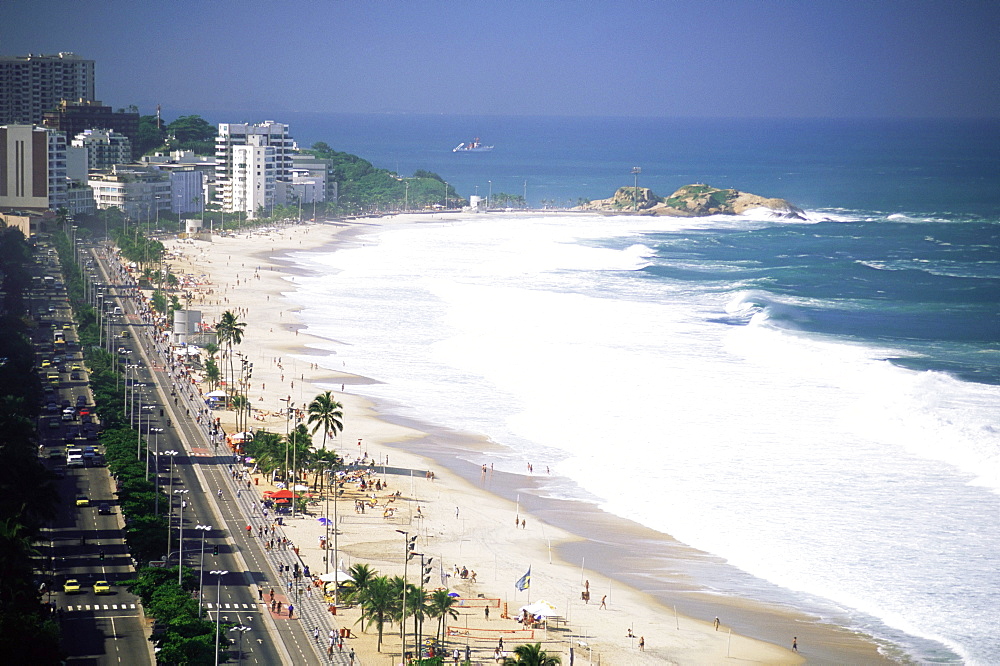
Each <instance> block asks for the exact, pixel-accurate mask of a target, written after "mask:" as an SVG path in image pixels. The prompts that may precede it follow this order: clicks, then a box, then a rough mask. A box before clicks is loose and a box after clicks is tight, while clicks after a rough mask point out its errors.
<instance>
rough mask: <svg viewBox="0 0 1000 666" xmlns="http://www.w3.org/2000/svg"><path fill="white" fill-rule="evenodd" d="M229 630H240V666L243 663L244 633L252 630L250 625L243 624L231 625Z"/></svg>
mask: <svg viewBox="0 0 1000 666" xmlns="http://www.w3.org/2000/svg"><path fill="white" fill-rule="evenodd" d="M229 631H237V632H239V633H238V634H237V635H238V636H239V637H240V642H239V647H238V648H237V650H236V664H237V666H239V665H240V664H242V663H243V634H244V633H246V632H248V631H250V627H244V626H243V625H242V624H241V625H239V626H238V627H231V628H230V629H229Z"/></svg>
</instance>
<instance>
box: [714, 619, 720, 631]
mask: <svg viewBox="0 0 1000 666" xmlns="http://www.w3.org/2000/svg"><path fill="white" fill-rule="evenodd" d="M719 624H720V623H719V618H718V617H716V618H715V630H716V631H718V630H719Z"/></svg>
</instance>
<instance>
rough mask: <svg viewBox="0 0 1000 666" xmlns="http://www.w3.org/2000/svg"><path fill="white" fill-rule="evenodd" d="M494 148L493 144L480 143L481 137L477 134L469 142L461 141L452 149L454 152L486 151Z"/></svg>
mask: <svg viewBox="0 0 1000 666" xmlns="http://www.w3.org/2000/svg"><path fill="white" fill-rule="evenodd" d="M491 150H493V146H484V145H483V144H481V143H479V137H478V136H477V137H476V138H475V139H473V140H472V141H469V142H468V143H460V144H458V145H457V146H455V147H454V148H452V149H451V152H453V153H486V152H489V151H491Z"/></svg>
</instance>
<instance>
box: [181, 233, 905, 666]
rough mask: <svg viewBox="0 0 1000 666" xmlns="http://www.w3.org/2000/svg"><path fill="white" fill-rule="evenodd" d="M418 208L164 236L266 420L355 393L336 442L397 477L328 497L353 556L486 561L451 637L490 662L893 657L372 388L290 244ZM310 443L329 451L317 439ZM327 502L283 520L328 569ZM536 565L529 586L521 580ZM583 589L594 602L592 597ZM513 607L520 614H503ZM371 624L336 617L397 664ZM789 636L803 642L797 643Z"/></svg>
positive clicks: (342, 550) (281, 421)
mask: <svg viewBox="0 0 1000 666" xmlns="http://www.w3.org/2000/svg"><path fill="white" fill-rule="evenodd" d="M422 220H427V221H431V220H430V218H426V217H423V216H399V217H395V218H384V219H381V220H360V221H356V222H345V223H329V224H313V225H303V226H296V227H289V228H284V229H279V230H269V231H259V232H253V233H252V234H242V235H239V236H230V237H215V238H213V240H212V241H211V242H206V241H200V240H187V239H184V240H172V241H169V242H168V243H166V245H167V249H168V252H169V253H170V257H169V259H168V263H169V264H170V266H171V270H172V271H173V272H174V273H175V274H177V275H178V276H182V275H183V276H188V277H189V278H190V279H191V280H192V281H193V283H195V284H194V286H193V288H192V289H191V292H192V295H193V298H192V300H191V308H192V309H199V310H201V311H202V313H203V319H204V321H205V322H207V323H209V324H214V322H215V321H216V320H217V319H218V317H219V315H220V314H221V313H222V312H224V311H225V310H232V311H233V312H236V313H238V314H239V317H240V319H241V320H242V321H244V322H246V329H245V332H244V336H243V342H242V344H241V345H240V346H239V348H238V350H239V351H240V352H241V353H242V354H244V356H245V357H246V358H247V359H248V360H249V361H250V362H252V363H253V364H254V369H253V377H252V382H251V386H250V394H249V398H250V403H251V405H252V407H253V409H254V414H255V416H254V419H253V420H252V426H253V429H255V430H257V429H266V430H269V431H271V432H276V433H280V434H284V432H285V429H286V423H287V422H286V419H285V417H284V416H283V415H282V414H281V413H280V410H281V409H283V408H284V407H285V405H286V401H290V402H292V403H294V405H295V406H296V407H301V408H304V407H305V405H307V404H308V402H309V401H310V400H312V399H313V398H314V397H315V396H316V395H317V394H318V393H321V392H322V391H325V390H331V391H332V392H333V394H334V397H335V399H337V400H338V401H339V402H341V403H342V404H343V406H344V410H343V411H344V431H343V433H342V434H340V435H339V436H338V437H336V438H334V439H330V440H328V441H327V444H326V445H327V448H330V449H334V450H336V451H337V453H338V454H340V455H341V456H343V457H344V458H345V459H346V460H348V461H349V462H350V461H353V460H355V459H357V458H361V459H363V460H364V461H365V463H366V464H367V463H369V462H371V463H372V464H373V465H372V475H371V479H373V480H374V479H378V480H379V481H380V482H381V483H384V484H385V488H383V489H381V490H378V491H376V496H377V497H376V499H377V501H378V506H377V507H376V508H374V509H369V510H366V511H365V513H359V512H357V511H356V509H355V500H357V499H360V498H361V497H362V496H367V497H370V496H371V490H370V489H366V491H365V492H364V493H362V491H361V490H360V489H358V488H356V487H354V486H353V485H352V486H351V487H349V488H348V490H347V492H346V493H345V495H344V496H343V497H342V498H341V499H340V500H339V502H338V503H337V507H336V512H335V511H334V508H333V507H332V505H331V507H330V508H329V511H330V515H331V517H332V516H333V515H334V513H336V515H337V519H338V524H337V527H338V528H339V532H338V536H337V544H338V549H339V559H340V562H341V563H342V566H344V567H345V568H346V567H350V566H351V565H354V564H357V563H364V564H367V565H369V566H370V567H372V568H373V569H375V570H377V571H378V572H379V573H380V574H384V575H389V576H394V575H402V574H403V569H404V565H403V561H404V557H403V552H404V537H403V536H402V535H401V534H399V533H398V532H399V531H404V532H408V533H409V534H410V535H416V536H417V545H416V548H417V550H418V551H419V552H421V553H423V554H424V555H425V556H426V557H433V558H434V562H433V567H434V569H433V573H432V577H431V582H430V588H434V587H437V586H438V585H440V584H441V578H440V576H441V570H442V568H443V571H444V573H448V574H451V573H453V571H454V569H455V567H456V566H457V567H458V568H463V567H464V568H467V569H469V570H470V571H475V573H476V579H475V582H473V581H472V580H471V575H470V577H469V578H466V579H462V578H461V577H455V576H451V577H450V578H448V583H447V586H448V587H449V589H451V590H453V591H455V592H457V593H459V594H460V595H461V597H462V598H463V599H469V600H470V601H469V602H467V604H466V605H464V606H463V607H461V608H459V609H458V610H459V612H460V617H459V618H458V619H457V620H452V621H450V622H449V626H450V627H452V628H453V631H451V632H450V634H451V635H450V636H449V639H448V640H449V649H452V648H455V647H460V648H461V649H462V650H463V651H464V649H465V646H466V645H469V648H470V650H471V653H472V656H473V659H474V660H480V661H483V662H484V663H485V662H488V663H492V660H493V655H494V650H495V648H496V646H497V644H498V639H499V638H500V637H504V648H505V651H508V652H509V650H510V649H512V648H513V647H514V646H515V645H517V644H519V643H524V642H541V643H542V644H543V646H544V648H545V649H546V650H547V651H549V652H551V653H555V654H558V655H559V656H560V657H561V658H562V660H563V663H564V664H568V663H569V662H570V659H569V650H570V648H573V649H574V661H575V663H595V664H596V663H603V664H646V663H649V664H654V663H655V664H661V663H678V664H714V663H728V662H742V663H766V664H779V663H781V664H795V663H803V662H809V663H889V660H888V659H886V658H885V657H883V656H882V655H880V654H879V653H878V652H877V650H876V645H875V644H874V643H873V642H871V641H870V640H867V639H866V638H865V637H862V636H857V635H855V634H853V633H851V632H849V631H847V630H844V629H842V628H840V627H837V626H835V625H832V624H829V623H826V622H823V621H820V620H818V619H817V618H813V617H808V616H806V615H804V614H802V613H800V612H797V611H795V610H793V609H788V608H779V607H774V606H770V605H765V604H762V603H758V602H756V601H754V600H748V599H738V598H730V597H722V596H719V595H716V594H711V593H710V592H709V591H708V590H706V589H704V586H703V585H701V584H700V581H699V580H698V579H697V577H694V576H692V574H691V572H692V571H697V569H698V567H699V566H704V567H716V568H718V567H723V566H724V565H723V564H722V563H720V562H716V561H714V559H713V558H712V557H711V556H710V555H707V554H706V553H703V552H700V551H697V550H695V549H692V548H690V547H687V546H685V545H684V544H681V543H678V542H676V541H674V540H672V539H671V538H670V537H669V536H667V535H663V534H660V533H657V532H655V531H653V530H650V529H648V528H645V527H643V526H642V525H639V524H638V523H634V522H631V521H628V520H626V519H623V518H620V517H617V516H612V515H610V514H608V513H606V512H603V511H602V510H601V509H600V508H599V507H597V506H595V505H592V504H585V503H583V502H573V501H566V500H553V499H547V498H544V497H543V496H542V495H541V494H539V493H538V492H536V491H537V481H539V480H540V479H539V477H542V476H544V475H545V473H546V472H545V470H544V469H543V470H538V469H535V470H533V471H531V472H528V470H525V471H524V473H523V474H516V473H511V472H500V471H493V470H491V469H490V468H489V467H488V466H482V467H481V466H479V465H477V464H474V463H471V462H469V460H470V459H474V455H470V452H471V453H473V454H474V452H477V451H484V452H485V451H494V452H495V451H497V450H498V448H502V443H494V442H490V441H487V440H485V439H484V438H482V437H479V436H476V435H475V434H472V433H462V432H454V431H449V430H447V429H444V428H441V427H439V426H435V425H433V424H424V423H417V422H412V421H407V420H405V419H401V418H398V417H394V416H392V415H391V414H388V413H385V412H384V410H383V411H382V412H380V410H379V409H378V406H377V405H376V404H374V403H372V402H371V401H369V400H367V399H365V398H364V397H363V396H362V395H361V393H362V392H363V387H364V385H365V384H368V383H371V382H373V381H378V380H379V378H377V377H371V378H368V377H361V376H358V375H354V374H351V373H350V368H348V367H345V366H344V365H343V363H342V362H341V361H340V360H338V359H337V357H336V355H335V350H336V348H337V346H338V344H339V343H338V342H336V341H332V340H325V339H319V338H317V337H314V336H311V335H309V334H308V332H306V331H304V330H302V329H303V326H304V324H303V323H302V322H301V321H300V319H299V318H298V317H297V313H296V311H295V309H294V308H293V306H292V305H291V303H290V302H289V301H288V300H287V299H286V298H285V297H284V296H283V295H282V294H283V292H290V291H292V290H294V288H295V287H294V284H293V281H290V279H292V280H293V278H292V276H293V275H294V273H293V269H292V267H291V266H290V265H289V262H288V260H287V259H283V256H284V255H287V254H288V253H289V252H295V251H304V250H312V249H317V248H324V249H332V248H334V247H336V246H337V244H338V243H340V244H343V243H351V242H354V239H355V237H356V236H357V235H358V234H359V233H363V232H364V231H365V230H367V229H371V228H372V226H373V225H396V224H419V223H420V222H421V221H422ZM434 221H437V220H434ZM401 334H403V335H405V331H403V332H401ZM338 365H340V366H341V367H339V368H338V367H337V366H338ZM201 388H202V391H203V392H204V393H207V392H208V390H209V389H208V387H207V386H202V387H201ZM214 416H216V417H219V418H220V419H221V424H222V426H223V427H224V429H225V430H226V431H227V432H228V433H233V432H234V431H235V416H234V414H233V412H225V411H221V410H218V411H216V412H215V413H214ZM313 444H314V446H316V447H317V448H318V447H320V446H321V445H322V435H321V434H320V433H317V434H316V436H314V438H313ZM459 453H461V454H462V455H461V456H460V455H458V454H459ZM428 472H433V478H429V475H428V474H427V473H428ZM254 476H255V477H256V478H257V479H258V482H257V485H255V486H253V488H254V491H255V492H257V493H258V494H262V493H263V492H265V491H267V490H274V489H275V488H274V487H273V486H269V485H268V483H267V479H266V478H264V477H263V476H262V475H260V474H256V475H254ZM310 477H311V475H310ZM381 483H380V485H381ZM396 493H399V495H398V497H396V498H394V499H393V500H392V502H391V503H390V496H391V495H394V494H396ZM325 505H326V503H325V502H317V503H315V504H314V505H311V506H310V507H309V511H310V512H311V515H308V516H304V517H297V518H294V519H286V520H285V523H286V525H285V534H287V535H289V539H290V540H291V541H293V542H294V543H295V545H296V547H297V548H298V555H299V557H300V558H301V560H302V562H303V564H305V565H308V566H309V567H310V569H311V571H312V572H313V573H314V574H317V573H322V572H324V571H325V570H326V568H327V566H328V565H327V563H325V562H324V553H325V552H330V553H331V558H332V551H324V550H322V549H321V548H320V538H321V537H323V536H325V535H326V533H327V530H326V528H325V527H324V525H323V524H322V523H321V522H320V521H319V520H317V518H319V517H320V516H322V515H323V512H324V511H325V510H326V506H325ZM388 508H391V509H392V511H391V512H388V513H387V509H388ZM389 513H391V515H389ZM522 520H523V523H521V521H522ZM333 564H334V563H333V562H330V563H329V567H330V568H331V569H332V568H333ZM439 565H443V567H441V566H439ZM529 567H530V570H531V585H530V588H528V589H527V590H524V591H518V590H516V589H515V582H516V581H517V580H518V579H519V578H521V577H522V575H524V574H525V572H526V571H527V570H528V568H529ZM418 568H419V558H418V559H417V563H416V564H414V563H413V561H411V564H410V565H409V576H410V579H411V581H413V582H415V581H416V578H417V576H416V570H417V569H418ZM271 575H272V576H273V572H272V574H271ZM585 589H589V591H590V601H589V603H586V602H585V601H584V600H583V599H582V598H581V593H582V592H583V591H584V590H585ZM602 598H604V599H605V601H606V603H605V604H603V605H602V603H601V601H602ZM539 600H545V601H548V602H549V603H551V604H552V605H553V606H555V607H556V609H557V610H556V614H557V615H558V616H560V620H559V621H558V622H549V623H548V627H546V628H541V627H539V628H534V629H531V630H527V629H525V628H523V627H522V626H521V625H520V624H519V623H517V622H516V621H515V620H514V619H513V618H514V617H515V616H516V615H517V614H518V609H519V608H520V607H521V606H522V605H524V604H526V603H528V602H529V601H531V602H536V601H539ZM486 605H490V614H489V617H487V616H486V613H485V611H484V606H486ZM505 608H506V610H507V615H509V616H510V618H509V619H503V618H501V615H502V614H503V611H504V609H505ZM717 617H718V618H719V626H718V627H716V626H715V618H717ZM358 618H359V612H358V610H357V609H356V608H350V607H348V608H340V609H338V614H337V621H338V623H339V624H340V625H341V626H346V627H350V628H351V629H352V631H353V633H354V636H355V637H354V638H351V639H348V645H347V646H345V650H346V649H349V648H353V649H354V650H355V652H356V653H357V655H358V657H359V659H360V663H362V664H390V663H398V662H399V651H400V639H399V633H398V626H396V625H389V626H387V628H386V633H385V636H384V642H383V645H382V651H381V653H379V652H377V650H376V632H375V631H374V630H373V629H372V630H369V629H368V628H367V627H366V631H365V632H361V631H360V625H359V624H356V622H357V620H358ZM309 629H310V630H311V627H309ZM630 632H631V634H632V636H633V637H632V638H630V637H629V633H630ZM424 633H425V634H428V633H433V623H432V622H427V623H425V628H424ZM793 637H795V638H797V645H798V652H795V651H793V650H792V649H791V645H792V640H793ZM640 638H642V639H643V640H644V649H643V650H640V647H639V642H640ZM393 653H395V655H396V656H395V659H393V658H392V657H391V655H392V654H393Z"/></svg>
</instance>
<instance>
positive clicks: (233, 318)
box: [215, 310, 246, 394]
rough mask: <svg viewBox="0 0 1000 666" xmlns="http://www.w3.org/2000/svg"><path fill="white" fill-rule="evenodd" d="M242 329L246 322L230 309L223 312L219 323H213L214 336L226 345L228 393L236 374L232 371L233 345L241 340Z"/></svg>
mask: <svg viewBox="0 0 1000 666" xmlns="http://www.w3.org/2000/svg"><path fill="white" fill-rule="evenodd" d="M244 329H246V322H242V321H240V319H239V317H238V316H237V315H235V314H233V311H232V310H226V311H225V312H223V313H222V318H221V319H219V323H217V324H216V325H215V337H216V338H218V340H219V344H224V345H226V349H227V353H228V355H229V379H228V380H227V383H226V392H227V393H229V394H232V391H233V377H234V376H235V374H236V373H235V372H234V371H233V345H238V344H240V343H241V342H243V331H244Z"/></svg>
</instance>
